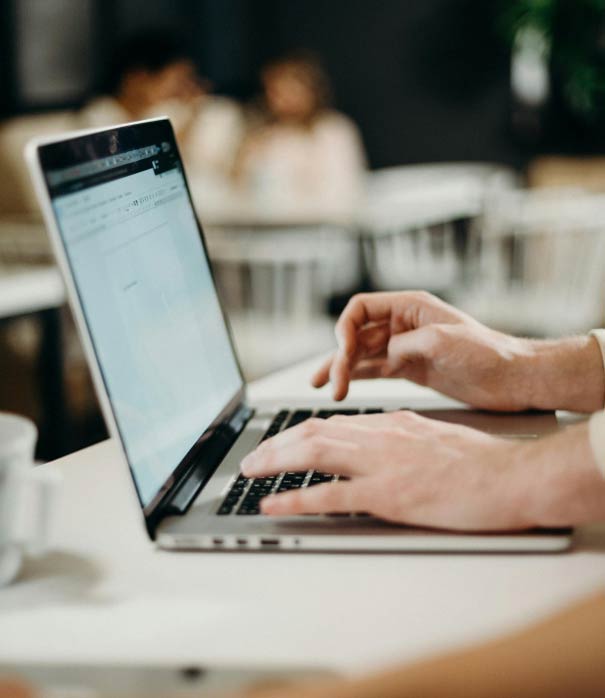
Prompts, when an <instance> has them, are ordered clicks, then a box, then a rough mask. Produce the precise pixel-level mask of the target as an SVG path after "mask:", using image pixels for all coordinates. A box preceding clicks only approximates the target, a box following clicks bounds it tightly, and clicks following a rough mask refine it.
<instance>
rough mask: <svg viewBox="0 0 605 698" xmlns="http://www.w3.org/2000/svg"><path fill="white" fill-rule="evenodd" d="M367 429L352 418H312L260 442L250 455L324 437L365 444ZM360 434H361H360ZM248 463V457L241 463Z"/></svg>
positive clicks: (286, 448) (295, 446)
mask: <svg viewBox="0 0 605 698" xmlns="http://www.w3.org/2000/svg"><path fill="white" fill-rule="evenodd" d="M366 431H367V429H366V428H365V427H363V426H362V425H359V424H356V423H355V422H354V420H352V418H350V417H349V418H348V419H345V421H344V422H336V421H335V419H334V416H332V417H330V418H329V419H320V418H318V417H312V418H311V419H307V420H305V421H304V422H302V423H301V424H297V425H296V426H295V427H291V428H288V429H284V430H282V431H280V432H279V433H278V434H276V435H275V436H272V437H271V438H270V439H266V440H265V441H262V442H261V443H260V444H259V445H258V446H257V448H256V450H255V451H253V452H252V453H258V454H265V453H267V452H270V451H274V450H275V449H284V450H288V449H293V448H299V447H300V445H301V443H304V442H305V441H308V440H309V439H312V438H314V437H315V436H325V437H327V438H330V439H337V440H340V441H351V442H353V443H359V444H365V439H366V438H367V434H365V432H366ZM360 432H361V433H360ZM247 461H248V456H246V458H244V460H243V461H242V463H244V462H247Z"/></svg>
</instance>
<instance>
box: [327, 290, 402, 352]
mask: <svg viewBox="0 0 605 698" xmlns="http://www.w3.org/2000/svg"><path fill="white" fill-rule="evenodd" d="M395 295H396V294H393V293H359V294H357V295H355V296H353V298H351V300H350V301H349V302H348V303H347V305H346V307H345V309H344V310H343V311H342V314H341V316H340V317H339V318H338V321H337V322H336V327H335V333H336V340H337V342H338V348H339V350H341V351H342V352H343V354H345V355H347V356H352V355H353V354H354V353H355V349H356V337H357V333H358V332H359V330H360V329H361V328H362V327H363V326H364V325H367V324H368V323H370V322H378V323H382V322H390V318H391V311H392V306H393V300H394V296H395Z"/></svg>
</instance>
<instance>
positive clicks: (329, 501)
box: [260, 482, 364, 516]
mask: <svg viewBox="0 0 605 698" xmlns="http://www.w3.org/2000/svg"><path fill="white" fill-rule="evenodd" d="M363 493H364V490H363V487H359V483H358V482H326V483H324V484H323V485H314V486H313V487H307V488H305V489H302V490H292V491H290V492H282V493H281V494H273V495H269V496H268V497H265V498H264V499H262V500H261V504H260V507H261V511H262V513H263V514H268V515H269V516H293V515H297V514H331V513H335V514H336V513H345V512H355V511H363V510H364V502H363V500H364V497H363Z"/></svg>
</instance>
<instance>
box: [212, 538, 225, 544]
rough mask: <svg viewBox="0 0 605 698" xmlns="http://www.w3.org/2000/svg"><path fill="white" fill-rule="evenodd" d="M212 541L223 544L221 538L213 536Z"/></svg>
mask: <svg viewBox="0 0 605 698" xmlns="http://www.w3.org/2000/svg"><path fill="white" fill-rule="evenodd" d="M212 542H213V544H214V545H222V544H223V539H222V538H213V539H212Z"/></svg>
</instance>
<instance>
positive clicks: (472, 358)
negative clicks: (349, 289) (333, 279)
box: [312, 291, 534, 411]
mask: <svg viewBox="0 0 605 698" xmlns="http://www.w3.org/2000/svg"><path fill="white" fill-rule="evenodd" d="M336 337H337V341H338V347H339V348H338V351H337V352H336V354H334V356H332V357H331V358H330V359H329V360H328V361H327V362H326V363H325V364H324V365H323V366H322V367H321V368H320V369H319V371H317V373H316V374H315V375H314V376H313V379H312V382H313V385H314V386H315V387H318V388H319V387H321V386H323V385H325V384H326V383H327V382H328V381H331V382H332V385H333V391H334V398H335V399H336V400H342V399H343V398H344V397H345V396H346V394H347V392H348V388H349V382H350V381H351V380H353V379H356V378H379V377H383V378H384V377H400V378H407V379H409V380H412V381H414V382H415V383H419V384H420V385H427V386H430V387H431V388H434V389H436V390H438V391H440V392H442V393H445V394H446V395H449V396H451V397H453V398H456V399H458V400H462V401H463V402H466V403H469V404H471V405H474V406H475V407H480V408H484V409H492V410H510V411H513V410H521V409H526V408H527V407H530V404H529V402H530V399H529V398H528V396H527V394H526V393H527V391H526V390H525V387H526V384H527V374H528V372H529V368H530V366H529V361H528V360H527V359H528V358H529V357H531V356H532V354H533V349H534V347H533V344H532V342H531V341H529V340H524V339H519V338H517V337H511V336H509V335H506V334H502V333H501V332H496V331H495V330H491V329H489V328H488V327H485V326H484V325H481V324H480V323H479V322H477V321H476V320H473V319H472V318H471V317H469V316H468V315H466V314H465V313H462V312H461V311H459V310H456V309H455V308H453V307H452V306H450V305H448V304H447V303H444V302H443V301H441V300H439V299H438V298H436V297H435V296H432V295H431V294H429V293H425V292H423V291H404V292H401V293H370V294H359V295H356V296H354V297H353V298H352V299H351V300H350V301H349V303H348V305H347V306H346V308H345V309H344V311H343V313H342V315H341V316H340V318H339V320H338V322H337V324H336Z"/></svg>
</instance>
